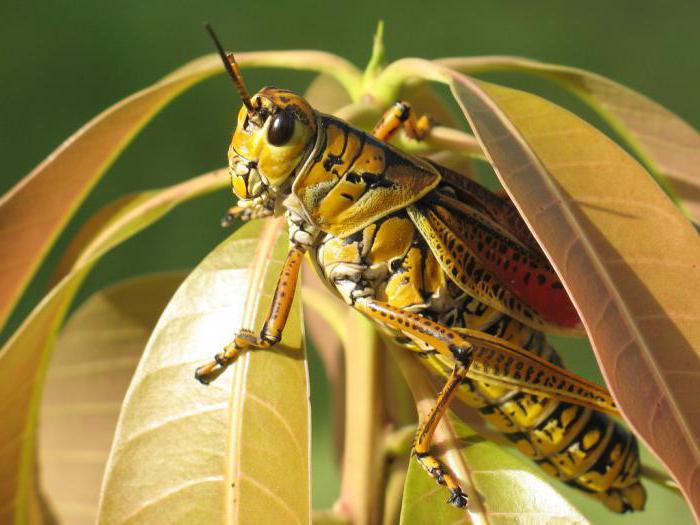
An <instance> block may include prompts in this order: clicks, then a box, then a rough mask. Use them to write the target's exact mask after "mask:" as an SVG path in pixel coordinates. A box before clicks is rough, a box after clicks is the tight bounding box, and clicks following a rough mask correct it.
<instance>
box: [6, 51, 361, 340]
mask: <svg viewBox="0 0 700 525" xmlns="http://www.w3.org/2000/svg"><path fill="white" fill-rule="evenodd" d="M237 59H238V62H239V64H240V65H241V66H242V67H283V68H290V69H304V70H312V71H320V72H325V73H327V74H329V75H332V76H334V77H335V78H336V79H337V80H338V82H340V83H341V84H342V85H343V86H344V87H345V89H347V90H348V91H351V92H353V91H356V90H357V86H358V85H359V78H360V74H359V72H358V71H357V69H356V68H355V67H354V66H352V65H351V64H350V63H348V62H347V61H346V60H344V59H342V58H340V57H337V56H335V55H331V54H330V53H324V52H320V51H265V52H249V53H240V54H238V55H237ZM222 71H223V66H222V64H221V59H220V58H219V57H218V55H207V56H205V57H202V58H199V59H197V60H193V61H192V62H190V63H189V64H186V65H184V66H182V67H181V68H179V69H177V70H176V71H174V72H172V73H171V74H169V75H168V76H166V77H165V78H163V79H162V80H160V81H159V82H157V83H155V84H153V85H152V86H150V87H147V88H145V89H143V90H141V91H139V92H137V93H134V94H133V95H131V96H129V97H127V98H125V99H123V100H121V101H120V102H118V103H116V104H114V105H113V106H112V107H110V108H108V109H106V110H105V111H103V112H102V113H100V114H99V115H97V116H96V117H95V118H93V119H92V120H91V121H90V122H88V123H87V124H85V125H84V126H83V127H82V128H81V129H79V130H78V131H76V132H75V133H74V134H73V135H72V136H71V137H69V138H68V139H67V140H66V141H65V142H64V143H63V144H61V145H60V146H59V147H58V148H57V149H56V150H55V151H54V152H53V153H51V154H50V155H49V156H48V157H47V158H46V159H45V160H44V161H43V162H42V163H41V164H39V166H37V167H36V168H35V169H34V170H33V171H32V172H31V173H29V174H28V175H27V176H26V177H24V178H23V179H22V180H21V181H19V182H18V183H17V184H16V185H15V186H14V187H13V188H12V189H10V191H9V192H7V193H6V194H5V195H3V196H2V198H0V326H2V325H3V323H4V321H5V320H6V318H7V316H8V315H9V313H10V311H11V310H12V308H13V306H14V305H15V303H16V302H17V300H18V298H19V296H20V295H21V293H22V291H23V290H24V288H25V286H26V285H27V283H28V281H29V280H30V279H31V277H32V275H33V274H34V272H35V271H36V269H37V268H38V266H39V264H40V263H41V260H42V259H43V258H44V256H45V255H46V253H47V252H48V250H49V249H50V247H51V245H52V244H53V242H54V241H55V239H56V237H57V236H58V235H59V234H60V232H61V231H62V230H63V228H64V227H65V225H66V223H67V222H68V220H69V219H70V217H71V216H72V215H73V213H74V212H75V211H76V210H77V208H78V207H79V206H80V203H81V202H82V201H83V200H84V199H85V197H86V196H87V194H88V193H89V192H90V190H91V189H92V188H93V186H94V185H95V184H96V183H97V181H98V180H99V179H100V177H101V176H102V175H103V174H104V172H105V171H106V170H107V168H108V167H109V166H110V165H111V164H112V163H113V162H114V160H115V159H116V158H117V157H118V156H119V154H120V153H121V152H122V150H123V149H124V148H125V147H126V146H127V145H128V143H129V142H130V141H131V140H132V139H133V138H134V136H135V135H136V134H137V133H138V132H139V131H140V130H141V129H142V128H143V126H145V125H146V123H148V121H150V120H151V119H152V118H153V116H154V115H155V114H156V113H158V111H160V110H161V109H162V108H163V107H164V106H166V105H167V104H168V103H169V102H170V101H171V100H172V99H173V98H175V97H176V96H178V95H179V94H181V93H182V92H183V91H185V90H187V89H188V88H190V87H191V86H192V85H194V84H196V83H198V82H201V81H202V80H204V79H206V78H208V77H210V76H212V75H215V74H216V73H219V72H222Z"/></svg>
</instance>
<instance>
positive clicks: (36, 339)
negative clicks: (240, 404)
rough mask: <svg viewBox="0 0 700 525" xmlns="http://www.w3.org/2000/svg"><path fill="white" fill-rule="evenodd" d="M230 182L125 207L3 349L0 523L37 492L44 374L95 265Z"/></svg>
mask: <svg viewBox="0 0 700 525" xmlns="http://www.w3.org/2000/svg"><path fill="white" fill-rule="evenodd" d="M226 183H227V180H226V174H225V172H223V171H221V172H214V173H210V174H207V175H202V176H201V177H197V178H195V179H192V180H189V181H186V182H183V183H181V184H177V185H175V186H173V187H170V188H167V189H165V190H161V191H151V192H144V193H143V194H140V195H139V196H138V197H136V198H134V199H131V200H128V201H126V202H125V204H126V205H125V206H124V207H123V208H121V209H120V210H118V211H117V210H115V209H113V210H112V211H113V212H115V213H114V215H112V218H111V219H110V220H109V221H108V222H107V223H106V224H105V225H104V227H103V228H102V229H100V230H97V231H96V232H95V234H94V237H93V238H92V239H91V240H90V241H89V244H87V245H86V246H85V248H84V249H83V251H82V255H80V256H79V257H78V259H77V261H76V262H75V264H74V265H73V267H72V269H71V270H70V272H69V273H68V274H66V275H65V276H64V277H63V279H61V281H60V282H59V283H58V284H57V285H56V286H55V287H54V288H53V289H52V290H51V291H50V292H49V293H48V294H47V295H46V296H45V297H44V298H43V299H42V300H41V302H40V303H39V304H38V305H37V306H36V307H35V308H34V310H33V311H32V312H31V314H30V315H29V316H28V317H27V318H26V319H25V320H24V322H23V323H22V324H21V325H20V327H19V328H18V329H17V331H16V332H15V333H14V334H13V335H12V336H11V337H10V339H9V340H8V341H7V343H5V345H4V346H3V347H2V349H1V350H0V398H1V399H3V400H4V402H3V403H0V420H2V421H3V424H2V425H0V464H1V465H2V466H3V468H2V469H0V523H13V522H15V521H16V522H19V523H22V522H23V521H25V520H26V519H27V516H28V514H29V513H31V512H32V511H33V510H32V509H33V507H32V506H31V504H32V501H33V496H32V494H33V492H35V491H36V488H35V485H36V479H35V478H36V474H35V467H36V459H35V454H36V451H35V436H36V421H37V412H38V409H39V404H40V401H41V391H42V386H43V379H44V374H45V372H46V368H47V366H48V362H49V359H50V357H51V351H52V350H53V345H54V342H55V338H56V335H57V332H58V328H59V327H60V325H61V323H62V320H63V317H64V316H65V314H66V311H67V309H68V307H69V306H70V304H71V301H72V300H73V297H74V296H75V293H76V292H77V290H78V288H79V287H80V285H81V283H82V282H83V280H84V278H85V277H86V276H87V274H88V273H89V271H90V270H91V268H92V267H93V266H94V265H95V263H96V262H97V261H98V260H99V259H100V258H101V257H102V256H103V255H104V254H105V253H107V252H108V251H109V250H111V249H112V248H113V247H114V246H116V245H117V244H119V243H120V242H123V241H124V240H126V239H128V238H129V237H130V236H132V235H135V234H136V233H137V232H139V231H141V230H142V229H144V228H146V227H147V226H149V225H150V224H152V223H153V222H155V221H156V220H158V219H159V218H161V217H162V216H163V215H165V214H166V213H168V211H170V210H171V209H172V208H173V207H174V206H176V205H178V204H180V203H182V202H184V201H186V200H187V199H190V198H193V197H194V196H197V195H199V194H201V193H204V192H207V191H213V190H215V189H218V188H221V187H223V186H224V185H225V184H226Z"/></svg>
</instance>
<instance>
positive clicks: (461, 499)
mask: <svg viewBox="0 0 700 525" xmlns="http://www.w3.org/2000/svg"><path fill="white" fill-rule="evenodd" d="M447 503H449V504H450V505H454V506H455V507H457V508H460V509H463V508H464V507H466V506H467V503H469V498H467V495H466V494H465V493H464V492H462V489H460V488H459V487H457V488H456V489H452V490H450V499H448V500H447Z"/></svg>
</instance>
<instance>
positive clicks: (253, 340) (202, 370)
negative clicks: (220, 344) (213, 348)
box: [194, 330, 269, 385]
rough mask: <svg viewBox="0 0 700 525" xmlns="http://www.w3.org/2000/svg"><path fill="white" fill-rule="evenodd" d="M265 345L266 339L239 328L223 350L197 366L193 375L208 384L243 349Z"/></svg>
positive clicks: (236, 357) (263, 346)
mask: <svg viewBox="0 0 700 525" xmlns="http://www.w3.org/2000/svg"><path fill="white" fill-rule="evenodd" d="M267 346H269V345H268V344H267V342H266V341H264V340H262V339H260V338H259V337H258V336H257V335H255V334H254V333H253V332H251V331H250V330H241V331H240V332H238V334H237V335H236V337H235V338H234V339H233V341H232V342H231V343H229V344H227V345H226V346H225V347H224V350H223V352H220V353H218V354H216V355H215V356H214V359H213V360H211V361H209V362H208V363H207V364H206V365H202V366H200V367H199V368H197V370H196V371H195V373H194V377H195V379H197V381H199V382H200V383H202V384H203V385H208V384H209V383H211V382H212V381H214V380H215V379H216V378H217V377H219V376H220V375H221V374H222V373H223V372H224V370H226V368H228V366H229V365H230V364H232V363H233V362H234V361H235V360H236V359H238V356H240V355H241V354H242V353H243V352H244V351H246V350H249V349H252V348H265V347H267Z"/></svg>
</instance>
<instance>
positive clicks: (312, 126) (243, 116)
mask: <svg viewBox="0 0 700 525" xmlns="http://www.w3.org/2000/svg"><path fill="white" fill-rule="evenodd" d="M249 102H250V107H248V106H247V105H244V106H243V107H242V108H241V111H240V113H239V114H238V125H237V126H236V130H235V131H234V133H233V139H232V140H231V146H230V147H229V150H228V160H229V167H230V172H231V182H232V185H233V192H234V193H235V194H236V196H237V197H238V198H239V199H242V200H244V201H250V200H254V199H256V198H260V199H261V200H263V201H264V200H266V199H267V198H268V197H269V192H272V193H277V192H279V191H283V190H284V188H288V187H289V186H290V183H291V182H292V179H293V176H292V175H293V174H294V172H295V170H296V168H297V166H299V165H300V164H301V163H302V161H303V159H304V158H305V156H306V155H305V154H306V153H307V152H308V151H309V150H310V148H312V147H313V145H314V143H315V140H316V116H315V113H314V110H313V109H312V108H311V106H310V105H309V104H308V102H306V101H305V100H304V99H303V98H302V97H300V96H299V95H295V94H294V93H291V92H289V91H286V90H283V89H277V88H270V87H268V88H263V89H262V90H260V91H259V92H258V93H257V94H256V95H255V96H253V97H252V98H251V99H250V100H249Z"/></svg>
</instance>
